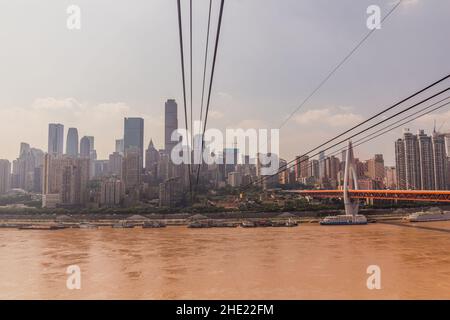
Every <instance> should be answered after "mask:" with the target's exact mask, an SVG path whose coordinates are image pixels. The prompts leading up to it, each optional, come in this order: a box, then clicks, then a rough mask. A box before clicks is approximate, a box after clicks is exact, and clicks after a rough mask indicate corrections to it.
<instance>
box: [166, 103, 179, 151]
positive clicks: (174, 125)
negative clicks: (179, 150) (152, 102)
mask: <svg viewBox="0 0 450 320" xmlns="http://www.w3.org/2000/svg"><path fill="white" fill-rule="evenodd" d="M164 121H165V123H164V149H165V150H166V153H167V154H169V155H170V153H171V152H172V149H173V147H174V146H176V145H177V143H178V142H177V141H172V140H171V135H172V132H174V131H175V130H177V129H178V106H177V103H176V102H175V100H174V99H169V100H167V101H166V104H165V117H164Z"/></svg>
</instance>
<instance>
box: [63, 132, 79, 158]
mask: <svg viewBox="0 0 450 320" xmlns="http://www.w3.org/2000/svg"><path fill="white" fill-rule="evenodd" d="M66 154H67V155H68V156H70V157H75V158H76V157H78V130H77V128H69V130H68V131H67V140H66Z"/></svg>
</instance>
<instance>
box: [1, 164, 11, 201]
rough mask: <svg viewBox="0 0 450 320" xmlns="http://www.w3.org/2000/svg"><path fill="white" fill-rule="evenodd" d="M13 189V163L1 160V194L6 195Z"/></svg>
mask: <svg viewBox="0 0 450 320" xmlns="http://www.w3.org/2000/svg"><path fill="white" fill-rule="evenodd" d="M10 188H11V163H10V162H9V161H8V160H4V159H0V194H4V193H6V192H7V191H8V190H9V189H10Z"/></svg>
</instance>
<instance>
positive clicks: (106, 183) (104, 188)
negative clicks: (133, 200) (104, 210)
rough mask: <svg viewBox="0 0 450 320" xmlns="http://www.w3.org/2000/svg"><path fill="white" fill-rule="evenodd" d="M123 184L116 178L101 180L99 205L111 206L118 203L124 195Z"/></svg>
mask: <svg viewBox="0 0 450 320" xmlns="http://www.w3.org/2000/svg"><path fill="white" fill-rule="evenodd" d="M124 193H125V186H124V184H123V181H121V180H120V179H118V178H109V179H106V180H103V181H102V184H101V188H100V205H101V206H106V207H113V206H117V205H119V204H120V202H121V200H122V199H123V197H124Z"/></svg>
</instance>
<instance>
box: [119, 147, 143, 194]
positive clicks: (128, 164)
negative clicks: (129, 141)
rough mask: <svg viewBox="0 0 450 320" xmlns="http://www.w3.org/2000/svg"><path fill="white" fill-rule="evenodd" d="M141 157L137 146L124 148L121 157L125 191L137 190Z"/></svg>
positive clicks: (139, 183)
mask: <svg viewBox="0 0 450 320" xmlns="http://www.w3.org/2000/svg"><path fill="white" fill-rule="evenodd" d="M141 168H142V158H141V150H140V149H139V148H138V147H128V148H125V157H124V158H123V166H122V180H123V182H124V183H125V191H126V193H134V192H139V189H140V187H141V182H142V176H141V174H142V169H141Z"/></svg>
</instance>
